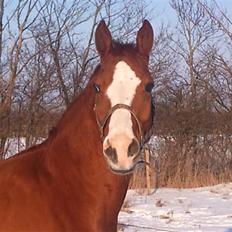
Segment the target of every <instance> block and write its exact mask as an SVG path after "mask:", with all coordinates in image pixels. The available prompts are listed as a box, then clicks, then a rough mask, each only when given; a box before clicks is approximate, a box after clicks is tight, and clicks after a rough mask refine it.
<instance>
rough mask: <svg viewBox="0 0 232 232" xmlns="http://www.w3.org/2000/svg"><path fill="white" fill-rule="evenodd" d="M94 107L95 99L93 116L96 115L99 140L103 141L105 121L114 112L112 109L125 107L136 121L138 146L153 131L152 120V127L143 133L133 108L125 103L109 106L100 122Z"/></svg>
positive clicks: (143, 142)
mask: <svg viewBox="0 0 232 232" xmlns="http://www.w3.org/2000/svg"><path fill="white" fill-rule="evenodd" d="M96 108H97V104H96V100H95V104H94V112H95V116H96V121H97V124H98V127H99V131H100V136H101V140H102V142H103V140H104V138H105V136H104V128H105V126H106V123H107V121H108V120H109V118H110V117H111V115H112V114H113V113H114V111H116V110H117V109H125V110H128V111H129V112H130V114H131V115H132V116H133V117H134V119H135V121H136V123H137V126H138V129H139V135H140V139H139V144H140V148H142V147H143V145H144V144H145V143H146V142H147V140H148V139H149V138H150V136H151V135H152V133H153V122H152V127H151V128H150V130H149V131H148V132H147V133H146V134H145V135H144V130H143V127H142V124H141V122H140V120H139V119H138V117H137V116H136V114H135V112H134V110H133V109H132V108H131V107H130V106H129V105H126V104H122V103H119V104H116V105H114V106H113V107H111V108H110V110H109V111H108V112H107V114H106V115H105V117H104V119H103V121H102V122H101V121H100V120H99V117H98V115H97V111H96Z"/></svg>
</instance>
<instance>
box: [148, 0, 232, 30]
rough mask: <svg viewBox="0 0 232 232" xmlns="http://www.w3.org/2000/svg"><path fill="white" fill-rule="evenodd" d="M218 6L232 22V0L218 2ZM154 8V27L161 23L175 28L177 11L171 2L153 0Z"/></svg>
mask: <svg viewBox="0 0 232 232" xmlns="http://www.w3.org/2000/svg"><path fill="white" fill-rule="evenodd" d="M208 2H210V0H208ZM216 2H217V4H218V5H219V6H220V7H221V8H222V9H225V10H226V12H227V14H228V15H229V16H230V18H231V20H232V0H216ZM151 3H152V7H153V8H154V14H155V15H154V17H152V18H151V21H152V24H153V26H154V27H156V25H157V24H158V26H160V24H161V22H164V23H165V24H170V25H171V26H175V24H176V22H177V19H176V14H175V11H174V10H173V9H172V8H171V6H170V4H169V3H170V0H151Z"/></svg>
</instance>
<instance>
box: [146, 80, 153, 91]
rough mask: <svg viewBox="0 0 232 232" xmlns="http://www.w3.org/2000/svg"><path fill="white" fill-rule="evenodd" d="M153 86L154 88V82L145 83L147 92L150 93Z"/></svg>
mask: <svg viewBox="0 0 232 232" xmlns="http://www.w3.org/2000/svg"><path fill="white" fill-rule="evenodd" d="M153 88H154V83H153V82H150V83H148V84H146V85H145V90H146V92H149V93H150V92H151V91H152V89H153Z"/></svg>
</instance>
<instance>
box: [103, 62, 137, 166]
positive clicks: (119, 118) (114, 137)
mask: <svg viewBox="0 0 232 232" xmlns="http://www.w3.org/2000/svg"><path fill="white" fill-rule="evenodd" d="M140 82H141V80H140V78H139V77H137V76H136V74H135V72H134V71H133V70H132V69H131V68H130V66H129V65H128V64H127V63H126V62H124V61H120V62H118V63H117V64H116V66H115V70H114V74H113V81H112V83H111V84H110V86H109V87H108V89H107V92H106V94H107V96H108V98H109V99H110V102H111V107H113V106H114V105H116V104H119V103H122V104H126V105H128V106H131V104H132V101H133V98H134V96H135V93H136V88H137V86H138V85H139V84H140ZM132 126H133V125H132V119H131V113H130V112H129V111H128V110H126V109H117V110H115V111H114V113H113V114H112V116H111V118H110V122H109V133H108V135H107V136H106V138H105V142H106V141H107V140H109V141H110V142H112V141H113V143H114V144H111V145H112V146H113V147H114V148H115V149H116V150H117V154H118V160H119V161H122V162H123V163H125V162H129V163H130V162H131V159H132V158H129V157H128V156H127V150H128V146H129V144H130V143H131V141H132V139H133V138H134V137H135V135H134V133H133V129H132ZM105 145H106V143H105ZM125 165H126V164H125Z"/></svg>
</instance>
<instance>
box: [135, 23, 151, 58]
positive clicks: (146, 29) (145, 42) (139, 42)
mask: <svg viewBox="0 0 232 232" xmlns="http://www.w3.org/2000/svg"><path fill="white" fill-rule="evenodd" d="M152 45H153V29H152V26H151V24H150V23H149V21H148V20H144V22H143V25H142V27H141V28H140V29H139V31H138V34H137V38H136V47H137V49H138V51H139V53H140V54H141V55H143V56H146V57H148V56H149V53H150V51H151V48H152Z"/></svg>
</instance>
